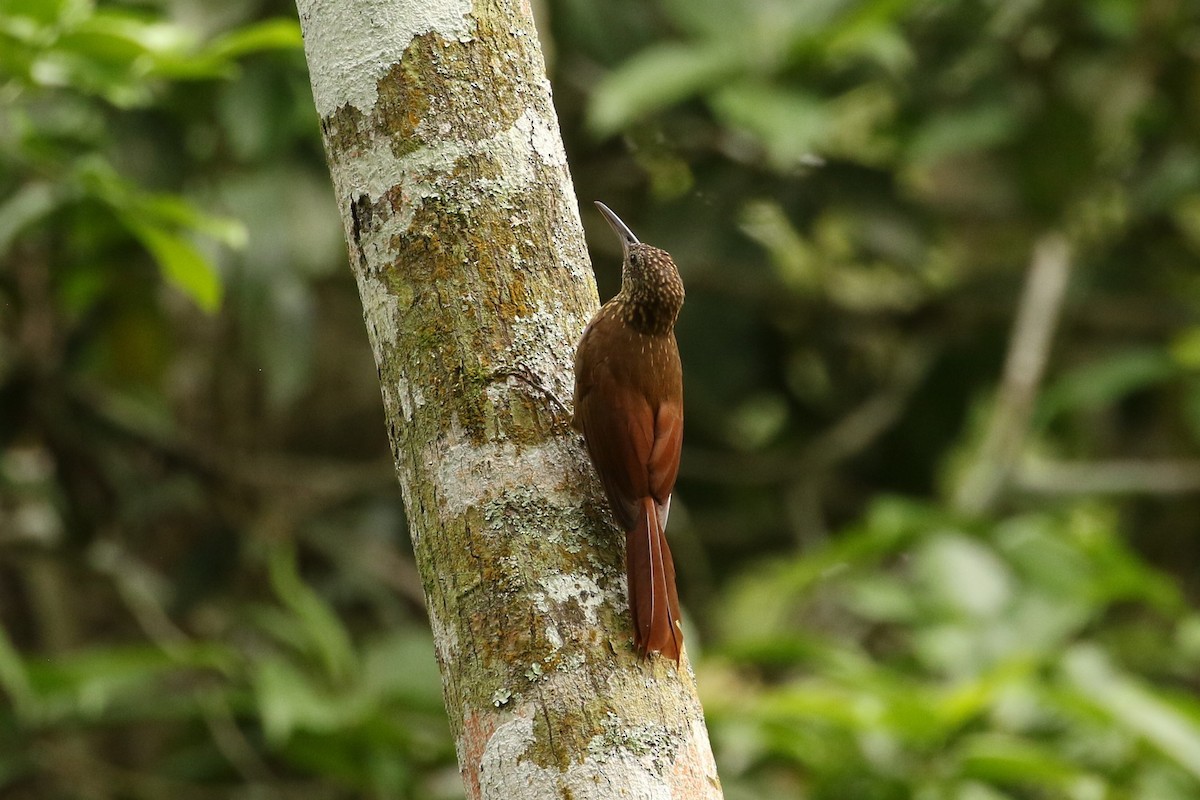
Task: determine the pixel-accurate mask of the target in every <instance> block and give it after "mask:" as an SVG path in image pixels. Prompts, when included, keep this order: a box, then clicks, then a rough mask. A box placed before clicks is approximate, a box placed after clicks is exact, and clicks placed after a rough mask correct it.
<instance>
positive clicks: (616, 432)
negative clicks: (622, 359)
mask: <svg viewBox="0 0 1200 800" xmlns="http://www.w3.org/2000/svg"><path fill="white" fill-rule="evenodd" d="M590 373H591V374H590V375H586V376H579V377H578V378H577V383H576V400H575V419H576V424H577V427H578V428H579V429H580V430H582V431H583V437H584V440H585V441H586V442H587V447H588V452H589V454H590V455H591V457H592V463H593V464H594V465H595V466H596V472H597V473H598V474H599V475H600V482H601V483H602V484H603V485H604V493H605V494H606V495H607V496H608V502H609V505H610V506H612V510H613V515H614V516H615V517H616V518H617V522H619V523H620V525H621V528H622V530H626V531H628V530H632V529H633V527H634V525H635V522H636V519H637V515H638V514H639V513H640V510H641V501H642V498H644V497H647V496H648V495H650V494H651V492H650V484H649V469H648V468H647V464H648V463H649V461H650V455H651V452H652V450H653V448H654V436H655V424H654V413H653V411H652V410H651V408H650V404H649V402H647V401H646V398H645V397H644V396H643V395H642V394H641V393H639V392H636V391H632V390H630V389H629V388H628V387H627V386H624V385H622V384H621V383H618V381H617V380H616V379H615V377H614V376H613V372H612V370H611V369H610V368H609V364H608V362H606V361H602V362H600V363H599V364H597V365H595V367H594V368H593V369H591V370H590Z"/></svg>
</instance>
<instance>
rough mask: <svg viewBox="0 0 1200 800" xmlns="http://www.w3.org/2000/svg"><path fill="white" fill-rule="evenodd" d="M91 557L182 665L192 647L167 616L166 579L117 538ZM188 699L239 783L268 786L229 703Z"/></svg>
mask: <svg viewBox="0 0 1200 800" xmlns="http://www.w3.org/2000/svg"><path fill="white" fill-rule="evenodd" d="M89 556H90V558H89V560H90V561H91V564H92V566H93V567H94V568H95V569H96V570H97V571H98V572H100V573H102V574H104V575H107V576H108V577H109V579H110V580H112V582H113V585H114V586H115V587H116V589H117V593H118V594H119V595H120V597H121V600H122V601H123V602H124V603H125V606H126V608H128V609H129V612H130V613H131V614H132V615H133V617H134V619H135V620H137V623H138V626H139V627H141V629H142V631H143V633H145V634H146V637H147V638H148V639H149V640H150V641H152V642H154V644H155V645H156V646H158V647H159V648H160V649H161V650H162V651H163V652H164V653H166V654H167V655H168V656H170V657H171V658H173V659H176V660H181V661H183V660H185V658H186V654H185V653H184V652H183V648H184V647H185V646H187V645H188V644H189V643H190V638H189V637H188V635H187V634H186V633H184V631H183V630H181V629H180V628H179V626H178V625H176V624H175V622H174V621H173V620H172V619H171V617H170V615H169V614H168V613H167V610H166V607H165V605H166V604H165V603H164V602H163V599H164V595H165V594H166V593H167V592H168V591H169V589H168V584H167V582H166V580H165V579H164V578H163V577H162V576H161V575H159V574H158V573H157V572H156V571H154V570H153V569H152V568H151V567H149V566H148V565H146V564H145V563H143V562H142V561H140V560H138V559H137V558H136V557H135V556H134V555H133V554H131V553H129V552H128V551H127V550H125V549H124V548H123V547H122V546H121V545H120V544H118V543H117V541H116V539H115V538H106V539H101V540H99V541H97V542H96V543H95V544H94V545H93V546H92V548H91V550H90V552H89ZM192 694H193V697H194V699H195V701H196V704H197V706H198V707H199V708H200V709H201V716H202V717H203V719H204V724H205V726H206V727H207V728H208V731H209V734H210V735H211V736H212V740H213V744H215V745H216V747H217V750H218V751H219V752H220V753H221V755H223V756H224V757H225V758H226V760H227V761H229V763H230V764H231V765H232V766H233V767H234V768H235V769H236V770H237V771H238V773H239V774H240V775H241V776H242V778H244V779H246V780H248V781H252V782H257V781H269V780H270V779H271V777H272V772H271V768H270V767H269V766H267V764H266V762H265V761H263V760H262V758H261V757H260V756H259V755H258V751H257V750H255V749H254V745H252V744H251V743H250V741H249V740H248V739H247V738H246V735H245V734H244V733H242V730H241V728H239V727H238V725H237V721H236V720H235V719H234V716H233V712H232V710H231V709H230V708H229V703H228V701H227V700H226V699H225V698H224V697H223V696H217V695H214V694H212V693H206V692H204V691H203V689H200V688H196V689H194V690H193V691H192Z"/></svg>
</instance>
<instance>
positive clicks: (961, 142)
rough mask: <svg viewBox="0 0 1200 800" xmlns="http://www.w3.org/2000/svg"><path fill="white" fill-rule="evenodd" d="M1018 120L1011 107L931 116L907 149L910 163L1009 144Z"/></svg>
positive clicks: (1005, 105) (998, 106) (924, 161)
mask: <svg viewBox="0 0 1200 800" xmlns="http://www.w3.org/2000/svg"><path fill="white" fill-rule="evenodd" d="M1017 126H1018V118H1017V115H1016V112H1015V111H1014V110H1013V108H1012V106H1011V105H1010V104H997V105H985V106H981V107H978V108H969V109H963V110H957V111H947V112H943V113H939V114H936V115H933V116H931V117H930V118H929V120H928V121H927V122H926V123H925V124H924V125H922V126H921V127H920V129H918V130H917V132H916V135H915V136H913V139H912V142H911V144H909V147H908V157H909V159H910V160H912V161H915V162H919V163H930V162H936V161H939V160H941V159H943V158H946V157H947V156H955V155H959V154H961V153H970V152H973V151H977V150H983V149H986V148H989V147H994V146H996V145H998V144H1001V143H1003V142H1005V141H1008V140H1009V139H1010V138H1011V137H1012V136H1013V134H1014V133H1015V132H1016V130H1017Z"/></svg>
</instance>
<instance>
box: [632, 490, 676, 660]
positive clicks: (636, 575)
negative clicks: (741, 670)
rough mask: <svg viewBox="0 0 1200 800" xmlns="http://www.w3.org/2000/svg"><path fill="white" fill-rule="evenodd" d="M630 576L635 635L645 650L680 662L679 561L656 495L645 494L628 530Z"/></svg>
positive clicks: (640, 648) (638, 646)
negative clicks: (669, 541) (669, 542)
mask: <svg viewBox="0 0 1200 800" xmlns="http://www.w3.org/2000/svg"><path fill="white" fill-rule="evenodd" d="M625 559H626V569H627V571H628V572H627V574H628V577H629V613H630V615H631V616H632V617H633V638H634V642H635V643H636V644H637V648H638V650H639V651H641V652H642V653H643V654H646V653H654V652H658V653H661V654H662V655H663V656H664V657H666V658H669V659H671V660H672V661H674V662H675V663H679V654H680V651H681V649H682V648H683V628H682V627H680V624H679V595H678V594H677V593H676V591H675V564H674V563H673V562H672V561H671V549H670V548H669V547H668V546H667V535H666V533H665V532H664V531H663V526H662V523H661V521H660V520H659V516H658V508H657V506H656V505H655V503H654V498H652V497H645V498H642V507H641V509H639V512H638V516H637V525H636V526H635V527H634V529H633V530H631V531H628V532H627V533H626V534H625Z"/></svg>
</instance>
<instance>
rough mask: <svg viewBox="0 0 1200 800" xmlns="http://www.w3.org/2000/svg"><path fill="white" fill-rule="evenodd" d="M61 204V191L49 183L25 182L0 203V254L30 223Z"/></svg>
mask: <svg viewBox="0 0 1200 800" xmlns="http://www.w3.org/2000/svg"><path fill="white" fill-rule="evenodd" d="M61 204H62V192H61V191H60V190H59V188H58V187H56V186H55V185H52V184H49V183H43V182H40V181H39V182H35V183H27V184H25V185H24V186H22V187H21V188H20V189H18V190H17V191H16V192H15V193H14V194H13V195H12V196H11V197H9V198H8V200H7V201H5V202H4V203H3V204H0V256H3V255H4V254H5V253H7V252H8V249H9V248H10V247H12V245H13V242H14V241H15V240H16V238H17V237H18V236H19V235H20V234H21V233H22V232H23V231H24V230H25V229H26V228H27V227H29V226H30V225H32V224H33V223H35V222H37V221H38V220H40V219H42V218H43V217H45V216H46V215H47V214H49V213H50V212H51V211H53V210H54V209H56V208H58V207H59V206H60V205H61Z"/></svg>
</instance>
